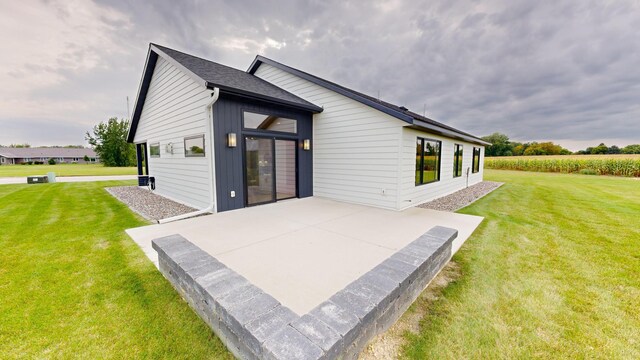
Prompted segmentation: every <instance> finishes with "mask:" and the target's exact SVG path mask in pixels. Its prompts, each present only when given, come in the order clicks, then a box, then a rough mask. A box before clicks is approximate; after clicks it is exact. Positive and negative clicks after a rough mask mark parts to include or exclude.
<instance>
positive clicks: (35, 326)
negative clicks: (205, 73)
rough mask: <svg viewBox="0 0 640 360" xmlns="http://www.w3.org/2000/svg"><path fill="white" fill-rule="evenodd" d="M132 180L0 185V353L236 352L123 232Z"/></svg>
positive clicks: (134, 220)
mask: <svg viewBox="0 0 640 360" xmlns="http://www.w3.org/2000/svg"><path fill="white" fill-rule="evenodd" d="M18 167H22V166H18ZM128 184H133V182H100V183H74V184H71V183H66V184H64V183H57V184H43V185H2V186H0V358H2V359H11V358H47V359H48V358H53V359H65V358H83V359H129V358H152V359H156V358H193V359H207V358H208V359H220V358H222V359H225V358H226V359H231V358H232V357H231V355H230V354H229V353H228V352H227V350H226V349H225V347H224V346H223V344H222V343H221V342H220V341H219V340H218V339H217V338H216V337H215V336H214V335H213V333H212V332H211V330H210V329H209V328H208V326H207V325H206V324H205V323H204V322H203V321H201V320H200V318H198V316H196V314H195V313H194V312H193V311H192V310H191V309H190V308H189V306H188V305H187V304H186V303H185V302H184V301H183V300H182V299H181V298H180V296H179V295H178V293H177V292H176V291H175V290H174V289H173V288H172V287H171V285H170V284H169V282H168V281H166V280H165V279H164V278H163V277H162V275H161V274H160V273H159V272H158V271H157V270H156V268H155V267H154V266H153V264H152V263H151V262H150V261H149V260H148V259H147V258H146V257H145V256H144V254H143V253H142V251H141V250H140V249H139V248H138V247H137V245H135V243H134V242H133V241H132V240H131V239H129V238H128V236H127V235H126V234H125V233H124V230H125V229H127V228H131V227H136V226H140V225H145V224H146V223H145V222H144V221H143V220H141V219H140V218H138V217H137V216H136V215H134V214H133V213H131V212H130V211H129V210H128V209H127V208H126V207H125V206H124V205H123V204H121V203H120V202H118V201H116V200H115V199H114V198H113V197H111V196H110V195H109V194H108V193H107V192H106V191H104V189H103V187H105V186H117V185H128Z"/></svg>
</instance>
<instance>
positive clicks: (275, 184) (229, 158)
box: [128, 44, 488, 212]
mask: <svg viewBox="0 0 640 360" xmlns="http://www.w3.org/2000/svg"><path fill="white" fill-rule="evenodd" d="M128 141H129V142H133V143H135V144H137V150H138V172H139V174H140V175H149V176H152V177H154V179H155V186H156V192H157V193H158V194H160V195H163V196H165V197H168V198H170V199H173V200H176V201H178V202H181V203H184V204H187V205H190V206H193V207H195V208H199V209H203V210H205V211H211V212H218V211H226V210H232V209H238V208H242V207H246V206H253V205H259V204H264V203H270V202H275V201H278V200H282V199H289V198H295V197H300V198H301V197H308V196H319V197H324V198H329V199H335V200H339V201H345V202H351V203H357V204H363V205H369V206H375V207H380V208H385V209H395V210H401V209H404V208H407V207H410V206H415V205H417V204H420V203H423V202H426V201H429V200H432V199H435V198H438V197H441V196H443V195H446V194H449V193H452V192H454V191H457V190H460V189H462V188H465V187H466V186H469V185H473V184H475V183H478V182H480V181H482V176H483V170H482V163H483V158H484V146H485V145H488V143H486V142H484V141H483V140H481V139H479V138H478V137H475V136H473V135H470V134H467V133H465V132H462V131H460V130H457V129H454V128H452V127H450V126H447V125H444V124H442V123H439V122H437V121H434V120H432V119H429V118H426V117H424V116H421V115H418V114H416V113H413V112H411V111H409V110H407V109H406V108H404V107H400V106H396V105H393V104H389V103H387V102H384V101H380V100H378V99H376V98H374V97H371V96H368V95H365V94H362V93H359V92H357V91H354V90H351V89H348V88H346V87H344V86H341V85H338V84H336V83H333V82H330V81H327V80H324V79H321V78H319V77H317V76H314V75H311V74H308V73H306V72H303V71H300V70H297V69H295V68H292V67H289V66H287V65H284V64H281V63H278V62H276V61H273V60H271V59H267V58H265V57H262V56H257V57H256V58H255V60H254V61H253V63H252V64H251V66H250V67H249V69H248V70H247V71H241V70H237V69H233V68H230V67H227V66H224V65H220V64H217V63H214V62H211V61H208V60H205V59H201V58H198V57H195V56H192V55H188V54H185V53H182V52H179V51H176V50H172V49H169V48H166V47H162V46H159V45H155V44H150V46H149V51H148V55H147V61H146V65H145V69H144V73H143V76H142V81H141V84H140V89H139V92H138V97H137V100H136V104H135V109H134V114H133V117H132V122H131V128H130V130H129V136H128Z"/></svg>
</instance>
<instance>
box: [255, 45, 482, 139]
mask: <svg viewBox="0 0 640 360" xmlns="http://www.w3.org/2000/svg"><path fill="white" fill-rule="evenodd" d="M263 63H265V64H268V65H271V66H273V67H275V68H278V69H280V70H282V71H285V72H288V73H290V74H293V75H295V76H298V77H300V78H302V79H305V80H307V81H310V82H312V83H314V84H316V85H319V86H322V87H324V88H327V89H329V90H332V91H335V92H337V93H339V94H341V95H343V96H346V97H348V98H350V99H352V100H355V101H358V102H360V103H362V104H364V105H368V106H370V107H372V108H374V109H376V110H379V111H382V112H383V113H385V114H387V115H390V116H393V117H395V118H397V119H400V120H402V121H404V122H406V123H408V124H409V127H411V128H416V129H420V130H428V131H430V132H434V133H437V134H441V135H444V136H447V137H452V138H455V139H460V140H464V141H468V142H471V143H476V144H480V145H491V143H488V142H486V141H484V140H482V139H480V138H478V137H476V136H474V135H471V134H469V133H466V132H463V131H460V130H458V129H456V128H453V127H451V126H448V125H445V124H443V123H441V122H438V121H435V120H433V119H430V118H428V117H425V116H422V115H419V114H416V113H414V112H412V111H409V110H408V109H407V108H405V107H403V106H398V105H394V104H391V103H388V102H386V101H382V100H379V99H376V98H375V97H373V96H369V95H366V94H363V93H361V92H359V91H355V90H353V89H349V88H347V87H345V86H342V85H339V84H336V83H334V82H331V81H328V80H325V79H322V78H320V77H317V76H315V75H312V74H309V73H307V72H304V71H301V70H298V69H295V68H292V67H290V66H287V65H284V64H282V63H279V62H277V61H274V60H271V59H269V58H266V57H264V56H261V55H258V56H256V58H255V59H254V60H253V63H252V64H251V66H249V69H247V73H249V74H255V72H256V70H258V68H259V67H260V65H261V64H263Z"/></svg>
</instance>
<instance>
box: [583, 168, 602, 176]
mask: <svg viewBox="0 0 640 360" xmlns="http://www.w3.org/2000/svg"><path fill="white" fill-rule="evenodd" d="M580 174H582V175H598V172H597V171H595V170H593V169H582V170H580Z"/></svg>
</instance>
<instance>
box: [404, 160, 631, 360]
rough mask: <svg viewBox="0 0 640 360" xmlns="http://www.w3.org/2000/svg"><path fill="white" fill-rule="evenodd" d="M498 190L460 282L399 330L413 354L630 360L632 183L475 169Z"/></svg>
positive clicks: (478, 211)
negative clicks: (411, 327)
mask: <svg viewBox="0 0 640 360" xmlns="http://www.w3.org/2000/svg"><path fill="white" fill-rule="evenodd" d="M485 179H486V180H494V181H501V182H505V183H506V184H505V185H503V186H502V187H501V188H500V189H498V190H497V191H495V192H494V193H492V194H490V195H488V196H487V197H485V198H483V199H481V200H480V201H478V202H476V203H475V204H473V205H471V206H469V207H467V208H465V209H463V210H462V211H461V212H462V213H466V214H475V215H482V216H485V220H484V222H483V223H482V225H481V226H480V227H479V228H478V230H477V231H476V232H475V233H474V235H473V236H472V237H471V238H469V240H468V241H467V242H466V243H465V245H464V246H463V247H462V249H461V250H460V251H459V252H458V254H456V255H455V256H454V261H456V262H457V263H458V264H460V268H461V275H460V277H459V278H458V279H457V280H456V281H455V282H453V283H451V284H450V285H449V286H448V287H447V288H445V289H444V291H443V293H442V296H441V297H440V298H439V299H438V300H436V301H435V302H433V301H432V302H429V301H428V300H425V299H421V300H419V301H418V302H417V303H415V304H414V305H413V306H412V308H411V311H420V312H421V313H426V316H425V317H424V318H423V319H422V321H421V323H420V324H421V330H420V332H419V334H417V335H415V334H411V333H408V332H407V333H406V334H405V339H406V340H408V344H407V345H406V346H405V347H404V354H403V355H404V357H406V358H413V359H425V358H431V359H462V358H477V359H485V358H488V359H493V358H502V359H511V358H572V359H573V358H618V359H620V358H626V359H632V358H636V359H637V358H640V226H639V225H640V180H637V179H628V178H614V177H593V176H584V175H564V174H549V173H530V172H511V171H496V170H493V171H492V170H488V171H485Z"/></svg>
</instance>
